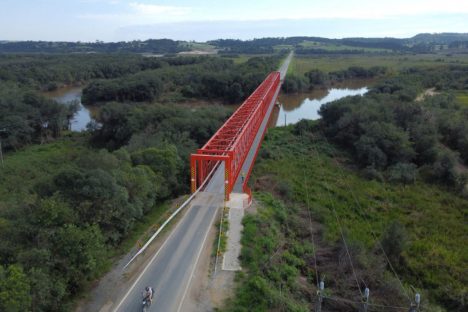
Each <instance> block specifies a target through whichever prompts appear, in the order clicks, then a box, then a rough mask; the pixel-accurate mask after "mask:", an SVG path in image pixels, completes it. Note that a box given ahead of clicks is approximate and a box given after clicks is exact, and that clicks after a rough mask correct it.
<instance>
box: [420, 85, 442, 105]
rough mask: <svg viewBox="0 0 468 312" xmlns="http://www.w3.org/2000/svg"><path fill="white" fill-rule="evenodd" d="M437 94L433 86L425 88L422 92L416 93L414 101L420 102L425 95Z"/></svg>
mask: <svg viewBox="0 0 468 312" xmlns="http://www.w3.org/2000/svg"><path fill="white" fill-rule="evenodd" d="M437 94H439V92H436V90H435V88H430V89H426V90H425V91H424V92H423V93H421V94H420V95H418V96H417V97H416V100H415V101H416V102H421V101H422V100H424V99H425V98H426V97H430V96H434V95H437Z"/></svg>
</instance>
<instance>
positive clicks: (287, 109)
mask: <svg viewBox="0 0 468 312" xmlns="http://www.w3.org/2000/svg"><path fill="white" fill-rule="evenodd" d="M370 82H371V81H369V80H362V81H359V80H358V81H351V82H349V83H346V84H341V85H337V86H334V87H332V88H330V89H317V90H314V91H312V92H307V93H299V94H283V93H281V94H280V95H279V97H278V102H279V103H280V106H279V107H275V109H274V110H273V112H272V116H271V118H270V124H269V126H270V127H280V126H284V125H290V124H295V123H297V122H298V121H299V120H301V119H311V120H316V119H319V118H320V115H319V114H318V111H319V110H320V107H321V106H322V105H324V104H326V103H329V102H332V101H336V100H339V99H341V98H344V97H346V96H353V95H363V94H365V93H366V92H367V91H369V89H368V88H367V86H368V85H369V83H370Z"/></svg>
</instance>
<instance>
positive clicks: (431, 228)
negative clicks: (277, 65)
mask: <svg viewBox="0 0 468 312" xmlns="http://www.w3.org/2000/svg"><path fill="white" fill-rule="evenodd" d="M259 156H260V157H259V163H257V164H256V166H255V169H254V172H253V174H254V177H253V179H252V181H253V185H254V188H255V189H256V190H257V191H262V192H263V193H256V195H255V196H256V198H257V199H259V200H260V207H259V208H258V213H257V214H255V215H248V216H246V217H245V219H244V227H245V228H244V234H243V238H242V243H243V250H242V256H241V259H242V266H243V267H245V268H246V272H245V273H240V274H239V276H238V277H239V279H238V287H237V290H236V295H235V297H234V298H233V299H232V301H230V302H228V303H227V305H226V306H227V308H226V309H225V310H226V311H251V310H252V307H256V311H267V310H288V311H310V310H311V309H313V308H314V305H315V301H316V298H317V297H316V290H317V288H316V285H317V281H316V280H317V275H316V273H315V269H314V262H315V258H314V254H315V255H316V257H317V269H318V278H319V279H322V278H324V280H325V285H326V292H325V295H326V296H328V297H334V298H338V299H339V298H343V299H351V300H354V301H358V302H359V301H360V295H359V291H358V289H357V288H356V282H355V280H354V277H353V275H352V269H351V268H350V262H349V259H348V257H347V255H346V252H345V249H344V246H343V241H342V239H341V235H340V230H339V226H338V224H337V220H336V218H335V217H334V214H333V210H335V211H336V213H337V216H338V218H339V220H340V223H341V226H342V227H343V229H344V236H345V239H346V242H347V245H348V247H349V250H350V256H351V259H352V261H353V265H354V269H355V270H356V274H357V276H358V279H359V280H360V281H361V280H363V281H364V282H365V283H366V284H367V285H368V287H369V288H370V289H371V303H373V304H382V305H391V306H395V305H398V306H409V302H408V300H407V298H406V296H405V292H406V293H408V292H409V295H410V296H411V297H413V295H414V294H413V293H412V291H411V290H410V289H411V288H410V286H414V287H416V289H417V290H418V291H419V292H421V293H422V298H423V308H424V310H425V311H444V309H443V308H441V307H444V308H445V309H446V311H462V310H463V309H464V307H465V304H466V285H467V280H466V274H464V273H463V270H464V268H465V267H466V263H467V261H468V260H467V259H468V258H467V254H466V251H465V250H464V249H463V248H460V246H461V245H463V241H464V239H465V238H464V237H466V235H465V234H464V232H465V228H466V225H465V223H464V217H463V214H464V211H465V210H466V207H467V205H468V201H467V200H466V199H463V198H462V197H460V196H458V195H456V194H454V193H453V192H451V191H450V190H444V189H442V188H440V187H438V186H436V185H432V184H427V183H425V182H424V181H422V180H421V179H417V180H416V181H415V183H413V184H407V185H406V186H403V185H402V184H400V183H385V184H384V183H381V182H379V181H376V180H368V179H366V178H365V176H364V173H363V172H361V171H359V170H356V168H355V166H353V162H354V161H353V156H352V155H350V154H348V153H347V152H345V151H343V150H341V149H338V148H337V147H336V146H334V145H332V144H330V143H329V142H328V140H327V139H326V137H325V136H324V135H323V133H322V132H321V130H320V125H319V123H316V122H306V121H302V122H300V123H298V124H297V125H296V126H288V127H283V128H275V129H270V130H269V133H268V135H267V136H266V138H265V140H264V143H263V145H262V150H261V151H260V153H259ZM268 193H270V194H268ZM271 194H273V195H271ZM309 213H310V215H309ZM310 217H311V219H310ZM310 220H311V221H310ZM319 223H320V224H319ZM311 231H312V232H313V234H314V238H313V240H312V237H311ZM379 242H380V243H381V244H382V246H383V248H384V250H385V252H386V253H387V255H388V256H389V258H390V261H391V264H392V265H393V267H394V268H395V270H396V271H397V273H398V275H399V277H400V278H401V279H402V280H403V285H404V287H405V290H403V289H402V288H401V286H399V282H398V281H397V279H396V277H395V276H394V274H393V273H392V272H391V269H390V267H389V265H388V263H387V261H386V260H385V258H384V256H383V253H382V250H381V248H379ZM364 282H360V283H359V284H360V287H361V288H362V289H363V288H364V287H365V286H364V284H363V283H364ZM436 306H439V308H437V307H436ZM324 308H325V309H326V310H330V311H350V310H355V309H357V308H358V307H357V306H356V305H354V304H352V303H349V302H346V301H343V300H337V301H335V300H327V299H325V301H324ZM437 309H439V310H437Z"/></svg>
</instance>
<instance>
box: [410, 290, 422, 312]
mask: <svg viewBox="0 0 468 312" xmlns="http://www.w3.org/2000/svg"><path fill="white" fill-rule="evenodd" d="M420 303H421V295H420V294H419V293H416V295H415V296H414V303H412V304H411V306H410V308H409V310H408V311H409V312H418V311H419V304H420Z"/></svg>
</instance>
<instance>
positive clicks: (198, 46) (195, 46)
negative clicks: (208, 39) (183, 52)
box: [179, 42, 215, 52]
mask: <svg viewBox="0 0 468 312" xmlns="http://www.w3.org/2000/svg"><path fill="white" fill-rule="evenodd" d="M179 45H180V46H182V47H188V48H189V49H191V50H196V51H205V52H212V51H214V50H215V46H212V45H210V44H208V43H200V42H181V43H179Z"/></svg>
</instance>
